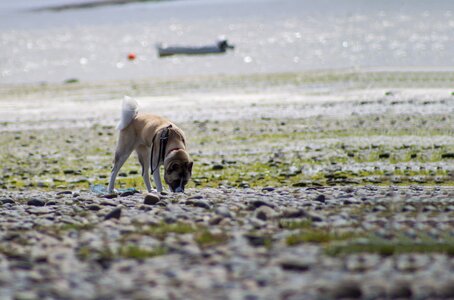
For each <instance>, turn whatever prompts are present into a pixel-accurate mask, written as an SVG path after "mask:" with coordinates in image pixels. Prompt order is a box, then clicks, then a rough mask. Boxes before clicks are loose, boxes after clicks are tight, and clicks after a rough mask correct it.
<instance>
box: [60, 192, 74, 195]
mask: <svg viewBox="0 0 454 300" xmlns="http://www.w3.org/2000/svg"><path fill="white" fill-rule="evenodd" d="M72 193H73V192H72V191H61V192H58V193H57V195H72Z"/></svg>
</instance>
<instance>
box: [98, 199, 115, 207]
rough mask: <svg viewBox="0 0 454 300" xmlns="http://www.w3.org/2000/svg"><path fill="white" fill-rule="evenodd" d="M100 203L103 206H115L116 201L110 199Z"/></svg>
mask: <svg viewBox="0 0 454 300" xmlns="http://www.w3.org/2000/svg"><path fill="white" fill-rule="evenodd" d="M100 204H101V205H104V206H117V203H115V202H114V201H111V200H103V201H101V203H100Z"/></svg>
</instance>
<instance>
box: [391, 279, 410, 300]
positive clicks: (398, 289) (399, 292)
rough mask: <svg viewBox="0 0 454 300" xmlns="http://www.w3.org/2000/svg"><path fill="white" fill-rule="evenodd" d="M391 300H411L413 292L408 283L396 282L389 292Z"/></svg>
mask: <svg viewBox="0 0 454 300" xmlns="http://www.w3.org/2000/svg"><path fill="white" fill-rule="evenodd" d="M388 296H389V298H391V299H411V298H412V297H413V291H412V289H411V286H410V285H409V284H408V283H407V282H394V283H393V284H392V286H391V287H390V289H389V291H388Z"/></svg>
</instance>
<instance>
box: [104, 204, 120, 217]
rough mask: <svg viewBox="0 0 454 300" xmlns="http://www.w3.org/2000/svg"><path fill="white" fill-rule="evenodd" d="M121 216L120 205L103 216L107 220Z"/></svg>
mask: <svg viewBox="0 0 454 300" xmlns="http://www.w3.org/2000/svg"><path fill="white" fill-rule="evenodd" d="M120 217H121V207H117V208H115V209H113V210H112V211H110V212H109V213H108V214H107V215H106V216H105V217H104V220H109V219H120Z"/></svg>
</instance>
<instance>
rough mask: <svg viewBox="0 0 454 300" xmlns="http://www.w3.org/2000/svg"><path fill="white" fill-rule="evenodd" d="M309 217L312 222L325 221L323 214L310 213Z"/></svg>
mask: <svg viewBox="0 0 454 300" xmlns="http://www.w3.org/2000/svg"><path fill="white" fill-rule="evenodd" d="M308 217H309V219H310V220H311V221H312V222H323V221H324V218H323V217H322V216H321V215H318V214H315V213H310V214H308Z"/></svg>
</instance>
